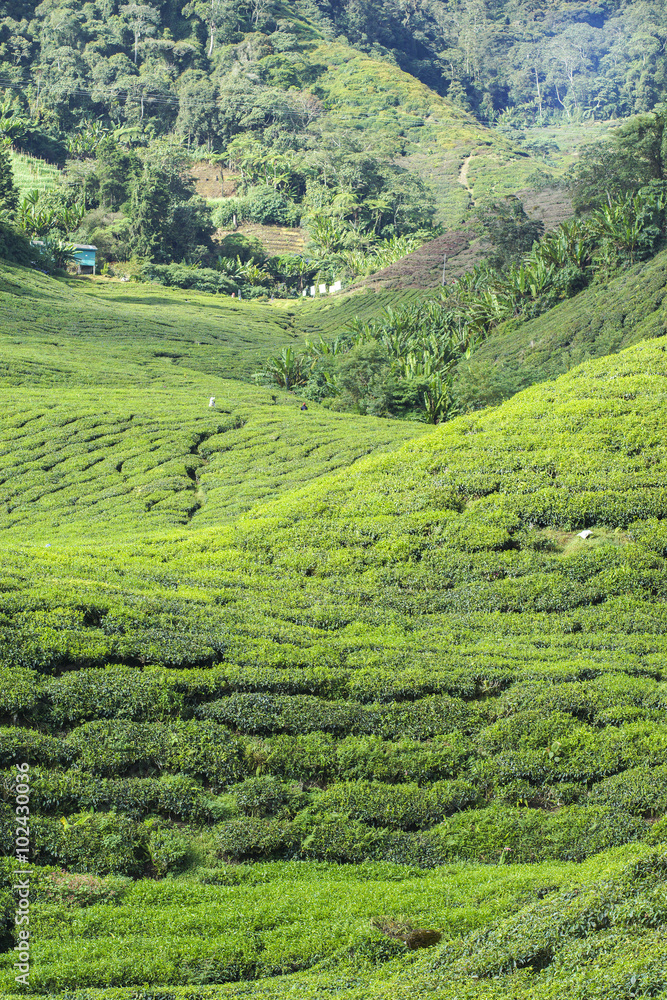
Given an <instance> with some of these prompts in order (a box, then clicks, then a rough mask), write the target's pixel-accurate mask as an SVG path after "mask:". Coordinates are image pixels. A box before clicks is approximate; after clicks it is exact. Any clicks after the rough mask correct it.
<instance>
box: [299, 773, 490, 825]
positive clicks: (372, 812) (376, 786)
mask: <svg viewBox="0 0 667 1000" xmlns="http://www.w3.org/2000/svg"><path fill="white" fill-rule="evenodd" d="M479 801H480V796H479V793H478V792H477V791H476V790H475V789H474V788H473V787H472V785H470V784H468V783H467V782H465V781H461V780H457V781H437V782H434V783H433V784H432V785H428V786H426V787H423V788H420V787H419V785H417V784H412V785H385V784H382V783H380V782H369V781H357V782H349V783H342V784H338V785H332V786H331V788H328V789H327V790H326V791H325V792H322V793H321V794H320V795H319V796H318V797H317V799H316V801H315V806H316V808H317V809H320V810H323V811H334V812H342V813H345V814H346V815H349V816H350V817H352V819H358V820H361V821H362V822H364V823H370V824H371V825H374V826H381V827H385V828H391V829H400V830H419V829H421V828H422V827H427V826H433V825H434V824H436V823H439V822H441V821H442V819H443V817H444V816H445V815H447V814H449V813H453V812H457V811H459V810H460V809H465V808H467V807H469V806H471V805H473V806H474V805H478V804H479Z"/></svg>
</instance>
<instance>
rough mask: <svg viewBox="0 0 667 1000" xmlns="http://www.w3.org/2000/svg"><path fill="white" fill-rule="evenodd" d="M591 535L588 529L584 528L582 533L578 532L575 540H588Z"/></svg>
mask: <svg viewBox="0 0 667 1000" xmlns="http://www.w3.org/2000/svg"><path fill="white" fill-rule="evenodd" d="M592 534H593V532H592V531H589V530H588V528H586V529H585V530H584V531H580V532H579V533H578V535H577V538H583V539H586V538H590V536H591V535H592Z"/></svg>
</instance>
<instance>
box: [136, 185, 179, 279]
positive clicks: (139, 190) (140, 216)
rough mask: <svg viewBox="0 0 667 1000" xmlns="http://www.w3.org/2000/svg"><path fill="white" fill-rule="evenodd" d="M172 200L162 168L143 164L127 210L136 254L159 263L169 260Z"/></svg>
mask: <svg viewBox="0 0 667 1000" xmlns="http://www.w3.org/2000/svg"><path fill="white" fill-rule="evenodd" d="M171 201H172V198H171V192H170V190H169V181H168V178H167V177H166V176H165V175H164V173H162V172H161V171H158V170H155V169H151V168H150V167H145V168H144V170H143V171H142V173H141V174H139V175H138V176H137V177H136V178H135V180H134V182H133V184H132V196H131V202H130V211H129V215H130V220H131V224H132V237H133V245H134V249H135V251H136V253H138V254H140V255H141V256H144V257H150V258H151V259H152V260H156V261H158V262H160V261H166V260H167V259H168V254H167V242H168V240H167V230H168V227H169V222H170V209H171Z"/></svg>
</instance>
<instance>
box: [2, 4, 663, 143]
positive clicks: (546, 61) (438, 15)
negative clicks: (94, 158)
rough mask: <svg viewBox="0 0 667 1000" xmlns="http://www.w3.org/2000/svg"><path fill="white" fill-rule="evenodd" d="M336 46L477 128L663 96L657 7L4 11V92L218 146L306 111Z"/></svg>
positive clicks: (620, 112) (42, 106) (617, 107)
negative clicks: (419, 87) (372, 61)
mask: <svg viewBox="0 0 667 1000" xmlns="http://www.w3.org/2000/svg"><path fill="white" fill-rule="evenodd" d="M335 39H339V40H343V41H345V42H348V43H351V44H352V45H354V46H356V47H357V48H359V49H362V50H364V51H366V52H368V53H370V54H372V55H374V56H375V57H379V58H381V59H385V60H388V61H391V62H394V63H396V64H398V65H399V66H400V67H401V68H402V69H404V70H406V71H407V72H409V73H411V74H412V75H414V76H416V77H417V78H418V79H420V80H422V81H423V82H425V83H426V84H427V85H428V86H429V87H431V88H432V89H433V90H435V91H436V92H438V93H440V94H441V95H446V96H448V97H449V98H450V99H451V100H452V101H454V102H455V103H456V104H458V105H459V106H461V107H462V108H464V109H466V110H469V111H473V112H474V113H475V114H476V115H477V116H478V117H479V118H480V119H481V120H482V121H485V122H492V121H495V120H497V119H498V118H499V117H502V116H503V115H508V114H516V113H517V112H519V113H520V114H521V115H522V116H523V117H524V118H526V119H527V120H535V119H536V118H540V117H541V118H543V119H544V118H545V117H548V116H549V115H551V114H554V113H557V114H561V115H565V116H571V115H579V116H589V117H591V116H594V117H597V118H608V117H611V116H627V115H630V114H633V113H638V112H642V111H648V110H650V109H651V108H652V107H653V106H654V105H655V103H656V102H657V101H659V100H660V99H661V98H662V97H663V96H664V92H665V70H664V58H663V56H664V49H665V44H666V43H667V11H666V10H665V7H664V4H663V3H662V2H661V0H602V2H600V3H595V2H580V0H557V2H553V3H549V4H547V5H544V4H540V3H535V2H533V0H445V2H443V0H388V2H386V0H299V2H297V3H295V4H290V5H289V6H287V5H283V4H280V3H276V2H271V0H189V2H188V3H186V4H185V5H184V4H183V3H182V0H151V2H144V3H136V2H131V3H122V2H117V0H95V2H83V0H43V2H42V3H35V2H34V0H11V2H4V3H0V82H1V83H2V84H4V85H5V86H7V87H10V88H11V89H12V92H13V93H14V94H16V95H17V97H18V98H19V99H20V101H21V102H22V104H23V106H24V109H25V110H28V109H29V111H30V113H31V115H32V116H34V117H37V118H39V119H40V120H41V121H43V122H44V123H45V124H50V125H51V126H54V125H56V126H58V127H60V128H66V129H71V128H73V127H74V126H76V125H77V124H78V123H79V122H80V121H81V119H82V118H86V119H99V118H102V119H103V120H104V121H106V122H107V123H114V124H115V125H116V126H121V125H125V126H128V125H133V126H137V125H138V124H141V125H144V124H147V120H148V121H149V122H150V123H151V127H152V128H153V129H154V130H155V131H156V132H158V133H163V132H165V131H170V130H172V129H173V130H175V131H176V132H177V133H180V134H187V135H188V136H189V137H190V138H191V139H195V140H196V141H199V142H207V143H208V144H209V145H210V146H211V148H216V149H221V148H223V147H224V145H225V144H226V143H227V142H228V141H229V139H230V138H231V137H232V136H233V135H234V134H236V133H239V132H243V131H245V130H246V129H247V128H248V127H250V128H252V127H256V126H257V125H258V124H260V123H261V124H271V123H275V122H281V121H284V120H286V119H287V120H290V121H293V120H294V119H300V118H305V119H306V120H308V119H310V118H311V117H312V116H313V115H316V114H317V112H318V110H321V109H320V108H319V106H318V103H317V102H318V96H319V98H322V97H325V96H326V95H325V94H324V92H322V93H320V94H319V95H318V79H319V77H320V76H321V75H322V74H323V73H324V72H325V70H326V67H325V66H324V65H323V64H321V62H320V63H318V62H317V61H313V60H311V59H310V58H309V56H308V52H309V48H310V49H312V48H313V43H317V42H318V41H322V40H325V41H326V40H328V41H330V42H333V41H334V40H335Z"/></svg>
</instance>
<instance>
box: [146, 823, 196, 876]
mask: <svg viewBox="0 0 667 1000" xmlns="http://www.w3.org/2000/svg"><path fill="white" fill-rule="evenodd" d="M147 851H148V854H149V856H150V859H151V864H152V865H153V871H154V872H155V874H156V876H157V877H158V878H164V877H165V875H175V874H177V873H178V872H179V871H182V870H183V868H185V867H186V866H187V864H188V861H189V860H190V859H191V856H192V847H191V841H190V838H189V837H188V836H187V833H183V832H182V831H181V830H177V829H170V828H168V827H166V828H165V827H161V826H158V827H157V829H153V830H151V833H150V836H149V838H148V846H147Z"/></svg>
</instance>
